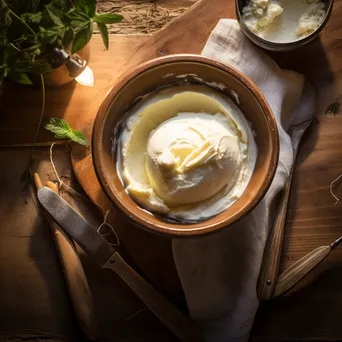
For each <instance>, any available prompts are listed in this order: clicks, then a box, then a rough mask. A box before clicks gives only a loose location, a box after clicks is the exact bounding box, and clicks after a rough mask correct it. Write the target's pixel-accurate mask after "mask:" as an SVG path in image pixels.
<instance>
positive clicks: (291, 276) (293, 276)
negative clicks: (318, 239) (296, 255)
mask: <svg viewBox="0 0 342 342" xmlns="http://www.w3.org/2000/svg"><path fill="white" fill-rule="evenodd" d="M341 242H342V236H341V237H340V238H338V239H337V240H336V241H334V242H333V243H332V244H331V245H330V246H322V247H318V248H316V249H314V250H313V251H312V252H310V253H308V254H307V255H305V256H303V257H302V258H301V259H299V260H298V261H296V262H295V263H294V264H293V265H292V266H290V267H289V268H288V269H287V270H286V271H284V272H283V273H282V274H281V275H280V276H279V278H278V280H277V283H276V286H275V291H274V294H273V296H274V297H278V296H280V295H282V294H284V293H285V292H287V291H289V290H290V289H291V288H292V287H293V286H295V285H296V284H297V283H298V282H299V281H300V280H301V279H303V278H304V277H305V276H306V275H307V274H308V273H309V272H310V271H311V270H313V269H314V268H315V267H316V266H318V265H319V264H320V263H321V262H322V261H323V260H324V259H325V258H326V257H327V256H328V255H329V254H330V252H331V251H332V250H333V249H334V248H336V247H337V246H338V245H339V244H340V243H341Z"/></svg>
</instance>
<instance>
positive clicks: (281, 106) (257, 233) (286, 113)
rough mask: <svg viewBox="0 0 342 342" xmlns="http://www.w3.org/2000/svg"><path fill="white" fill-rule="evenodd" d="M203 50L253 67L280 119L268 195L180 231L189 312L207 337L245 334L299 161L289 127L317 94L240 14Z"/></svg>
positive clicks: (308, 113)
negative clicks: (193, 234) (209, 228)
mask: <svg viewBox="0 0 342 342" xmlns="http://www.w3.org/2000/svg"><path fill="white" fill-rule="evenodd" d="M202 54H203V55H205V56H209V57H213V58H215V59H218V60H220V61H222V62H224V63H227V64H229V65H231V66H233V67H235V68H237V69H238V70H240V71H241V72H243V73H244V74H245V75H247V76H248V77H249V78H250V79H251V80H252V81H253V82H254V83H255V84H256V85H257V86H258V87H259V89H260V90H261V92H262V93H263V94H264V96H265V97H266V99H267V101H268V103H269V105H270V107H271V108H272V110H273V114H274V116H275V118H276V120H277V124H278V130H279V136H280V158H279V163H278V168H277V172H276V175H275V178H274V180H273V182H272V185H271V187H270V189H269V190H268V192H267V194H266V196H265V198H264V199H263V200H262V201H261V202H260V203H259V205H258V206H257V207H256V208H255V209H254V210H253V211H252V212H251V213H250V214H248V215H247V216H246V217H245V218H243V219H242V220H241V221H239V222H237V223H235V224H234V225H232V226H230V227H227V228H226V229H222V230H221V231H219V232H217V233H215V234H213V235H209V236H204V237H199V238H192V239H174V240H173V253H174V259H175V262H176V267H177V270H178V273H179V276H180V280H181V283H182V286H183V289H184V292H185V296H186V300H187V304H188V308H189V312H190V316H191V318H192V319H194V320H195V321H197V322H199V323H200V326H201V328H202V329H203V336H204V339H205V341H210V342H221V341H225V342H227V341H246V340H248V337H249V333H250V330H251V328H252V324H253V320H254V316H255V314H256V311H257V308H258V305H259V301H258V299H257V294H256V284H257V280H258V276H259V271H260V266H261V262H262V257H263V252H264V247H265V243H266V239H267V236H268V232H269V229H270V226H271V225H272V218H273V216H274V210H275V208H274V205H273V204H274V199H275V197H276V195H277V194H278V193H279V191H280V190H282V188H283V187H284V184H285V182H286V180H287V178H288V175H289V170H290V168H291V165H292V163H293V150H292V145H291V140H290V137H289V136H288V134H287V133H286V130H287V129H288V128H289V126H290V125H291V124H293V123H294V120H295V121H296V122H297V123H299V122H302V121H305V120H306V119H309V118H311V117H312V115H313V113H314V107H315V96H314V92H313V89H312V88H311V86H310V85H308V84H306V85H305V86H304V81H305V80H304V77H303V76H302V75H300V74H298V73H295V72H293V71H289V70H282V69H280V68H279V67H278V66H277V64H276V63H275V62H274V61H273V60H272V59H271V58H270V57H269V56H268V55H266V54H265V53H264V52H263V51H262V50H261V49H259V48H258V47H256V46H255V45H253V44H252V43H251V42H250V41H249V40H248V39H247V38H246V37H245V36H244V35H243V34H242V32H241V31H240V28H239V25H238V23H237V22H236V21H235V20H231V19H223V20H220V21H219V23H218V25H217V26H216V28H215V29H214V31H213V32H212V34H211V36H210V38H209V40H208V42H207V44H206V46H205V47H204V50H203V52H202Z"/></svg>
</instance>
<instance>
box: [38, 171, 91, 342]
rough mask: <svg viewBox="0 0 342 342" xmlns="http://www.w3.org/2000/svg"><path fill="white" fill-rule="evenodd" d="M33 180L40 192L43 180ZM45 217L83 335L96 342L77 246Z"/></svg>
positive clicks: (86, 284)
mask: <svg viewBox="0 0 342 342" xmlns="http://www.w3.org/2000/svg"><path fill="white" fill-rule="evenodd" d="M33 178H34V183H35V185H36V188H37V190H38V189H39V188H41V187H42V186H43V184H42V182H41V179H40V177H39V175H38V174H37V173H35V174H34V176H33ZM46 186H47V187H49V188H50V189H52V190H53V191H55V192H56V193H58V187H57V186H56V184H54V183H53V182H50V181H48V182H47V183H46ZM44 215H45V217H46V219H47V221H48V223H49V225H50V228H51V231H52V234H53V237H54V240H55V243H56V247H57V250H58V254H59V258H60V261H61V264H62V268H63V273H64V277H65V280H66V283H67V287H68V291H69V294H70V298H71V302H72V306H73V308H74V311H75V314H76V317H77V321H78V324H79V326H80V328H81V330H82V332H83V334H84V335H85V336H86V337H87V338H88V339H89V340H91V341H95V340H96V338H97V331H98V321H97V317H96V314H95V305H94V302H93V298H92V295H91V292H90V289H89V285H88V281H87V278H86V275H85V273H84V270H83V266H82V263H81V260H80V258H79V255H78V252H77V249H76V246H75V244H74V242H73V241H72V240H71V239H70V238H69V237H68V236H67V235H66V234H65V233H64V231H63V229H62V228H61V227H60V226H59V224H58V223H57V222H56V221H55V220H54V219H53V218H52V217H51V215H50V214H48V213H47V212H46V211H44Z"/></svg>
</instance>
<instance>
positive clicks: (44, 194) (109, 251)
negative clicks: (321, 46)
mask: <svg viewBox="0 0 342 342" xmlns="http://www.w3.org/2000/svg"><path fill="white" fill-rule="evenodd" d="M38 199H39V201H40V203H41V204H42V206H43V207H44V208H45V209H46V210H47V211H48V212H49V213H50V214H51V216H52V217H53V218H54V219H55V220H56V221H57V222H58V223H59V224H60V225H61V227H63V229H64V230H65V232H67V233H68V234H69V235H70V236H71V237H72V238H73V239H74V240H75V241H76V242H77V243H78V244H79V245H80V247H82V249H83V250H84V251H85V252H86V253H87V254H88V256H89V257H90V258H91V259H92V260H93V262H94V263H95V264H96V265H97V266H99V267H101V268H106V269H110V270H112V271H114V272H115V273H116V274H118V275H119V276H120V277H121V279H122V280H123V281H125V283H126V284H127V285H128V286H129V287H130V288H131V289H132V290H133V291H134V292H135V293H136V294H137V295H138V296H139V298H140V299H141V300H142V301H143V302H144V303H145V304H146V306H147V307H148V308H149V309H150V310H151V311H152V312H153V313H154V314H155V315H156V316H157V317H158V318H159V320H160V321H161V322H162V323H163V324H164V325H165V326H166V327H167V328H169V330H170V331H171V332H173V333H174V334H175V336H177V337H178V338H179V339H180V340H181V341H183V342H200V341H201V338H200V336H199V335H198V334H199V331H198V330H199V329H198V327H197V326H196V324H195V323H194V322H192V321H191V320H190V319H189V318H188V317H186V316H185V315H184V314H183V313H182V312H181V311H179V310H178V309H177V308H176V307H175V306H174V305H173V304H172V303H170V302H169V301H168V300H167V299H166V298H165V297H164V296H163V295H162V294H161V293H159V292H158V291H157V290H156V289H155V288H154V287H153V286H152V285H151V284H150V283H148V282H147V281H146V280H145V279H144V278H143V277H142V276H141V275H139V274H138V273H137V272H136V271H135V270H134V269H133V268H132V267H130V266H129V265H128V264H127V263H126V262H125V261H124V260H123V259H122V257H121V256H120V254H119V253H118V251H116V250H115V249H114V247H113V246H111V245H110V244H109V243H108V242H107V241H106V240H105V239H104V238H103V237H102V236H100V235H99V234H98V233H97V231H96V229H95V228H94V227H92V226H91V225H90V224H89V222H88V221H86V220H85V219H84V218H83V217H82V216H81V215H80V214H79V213H77V212H76V211H75V209H74V208H73V207H72V206H70V204H69V203H67V202H66V201H65V200H64V199H63V198H61V197H59V196H58V195H56V193H55V192H53V191H51V189H49V188H47V187H44V186H43V187H42V188H40V189H39V190H38Z"/></svg>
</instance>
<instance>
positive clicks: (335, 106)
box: [325, 96, 341, 115]
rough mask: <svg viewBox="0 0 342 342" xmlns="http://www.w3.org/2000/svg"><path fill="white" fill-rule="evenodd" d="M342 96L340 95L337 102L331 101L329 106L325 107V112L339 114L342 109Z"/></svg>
mask: <svg viewBox="0 0 342 342" xmlns="http://www.w3.org/2000/svg"><path fill="white" fill-rule="evenodd" d="M340 100H341V96H339V97H338V98H337V99H336V101H335V102H333V103H331V104H330V105H329V106H327V108H326V109H325V114H333V115H336V114H339V113H340V110H341V102H340Z"/></svg>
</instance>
